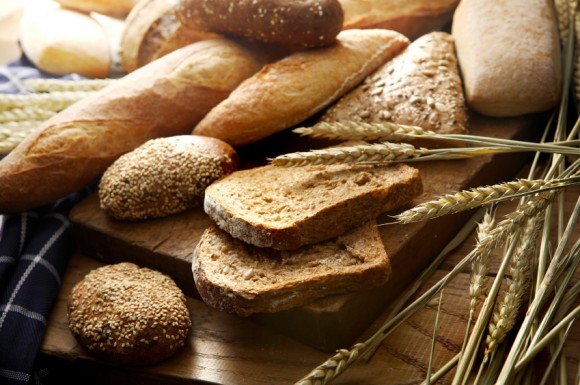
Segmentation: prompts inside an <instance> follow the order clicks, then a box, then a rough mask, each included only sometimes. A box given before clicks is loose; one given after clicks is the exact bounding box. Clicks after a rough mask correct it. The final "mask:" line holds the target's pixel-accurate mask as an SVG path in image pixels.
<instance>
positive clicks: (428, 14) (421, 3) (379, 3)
mask: <svg viewBox="0 0 580 385" xmlns="http://www.w3.org/2000/svg"><path fill="white" fill-rule="evenodd" d="M339 2H340V5H341V6H342V9H343V11H344V26H343V28H344V29H352V28H384V29H392V30H394V31H397V32H400V33H402V34H403V35H405V36H407V37H408V38H409V39H411V40H415V39H416V38H418V37H419V36H422V35H424V34H425V33H428V32H432V31H435V30H438V29H441V28H442V27H444V26H445V25H446V24H447V23H449V22H450V21H451V18H452V17H453V11H454V10H455V7H457V4H459V0H339Z"/></svg>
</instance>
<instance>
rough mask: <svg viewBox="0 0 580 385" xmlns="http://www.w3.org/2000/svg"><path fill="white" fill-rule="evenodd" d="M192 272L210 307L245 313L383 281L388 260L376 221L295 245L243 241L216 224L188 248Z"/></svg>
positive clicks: (279, 308) (301, 302)
mask: <svg viewBox="0 0 580 385" xmlns="http://www.w3.org/2000/svg"><path fill="white" fill-rule="evenodd" d="M192 270H193V277H194V280H195V284H196V287H197V290H198V292H199V294H200V295H201V297H202V299H203V300H204V301H205V302H206V303H207V304H208V305H210V306H212V307H215V308H217V309H220V310H222V311H226V312H229V313H235V314H238V315H240V316H249V315H251V314H253V313H258V312H278V311H282V310H286V309H290V308H292V307H296V306H300V305H304V304H306V303H308V302H311V301H313V300H315V299H319V298H322V297H325V296H329V295H332V294H339V293H346V292H352V291H355V290H362V289H367V288H371V287H374V286H378V285H381V284H383V283H385V282H386V281H387V280H388V279H389V277H390V275H391V265H390V261H389V259H388V256H387V253H386V251H385V248H384V246H383V242H382V240H381V237H380V234H379V232H378V230H377V226H376V222H374V221H371V222H368V223H365V224H363V225H361V226H360V227H358V228H356V229H353V230H352V231H350V232H348V233H347V234H343V235H341V236H339V237H337V238H335V239H332V240H329V241H326V242H322V243H317V244H315V245H311V246H305V247H302V248H300V249H298V250H291V251H277V250H272V249H267V248H260V247H255V246H251V245H248V244H246V243H244V242H242V241H239V240H237V239H235V238H233V237H231V236H230V235H229V234H227V233H226V232H224V231H222V230H220V229H219V228H217V227H210V228H209V229H207V230H206V231H205V232H204V234H203V235H202V237H201V239H200V241H199V243H198V245H197V247H196V248H195V251H194V256H193V263H192Z"/></svg>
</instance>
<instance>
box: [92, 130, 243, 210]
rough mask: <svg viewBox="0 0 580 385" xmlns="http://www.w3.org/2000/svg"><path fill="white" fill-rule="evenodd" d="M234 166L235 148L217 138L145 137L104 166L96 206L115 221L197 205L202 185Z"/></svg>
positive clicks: (235, 159) (201, 199) (199, 200)
mask: <svg viewBox="0 0 580 385" xmlns="http://www.w3.org/2000/svg"><path fill="white" fill-rule="evenodd" d="M237 168H238V156H237V154H236V152H235V151H234V149H233V148H231V147H230V146H229V145H228V144H227V143H225V142H222V141H221V140H219V139H215V138H210V137H206V136H196V135H178V136H172V137H169V138H157V139H151V140H149V141H147V142H145V143H144V144H143V145H141V146H139V147H137V148H136V149H135V150H133V151H131V152H128V153H126V154H125V155H122V156H121V157H120V158H119V159H117V160H116V161H115V162H114V163H113V164H112V165H111V166H109V168H108V169H107V171H105V173H104V174H103V177H102V178H101V182H100V184H99V201H100V206H101V208H102V209H103V210H105V212H106V213H107V214H109V215H111V216H112V217H114V218H117V219H121V220H139V219H149V218H159V217H164V216H168V215H171V214H176V213H179V212H182V211H185V210H188V209H191V208H194V207H196V206H199V205H201V203H202V202H203V194H204V191H205V188H206V187H207V186H208V185H209V184H210V183H212V182H213V181H215V180H216V179H219V178H221V177H222V176H224V175H227V174H230V173H231V172H233V171H234V170H236V169H237Z"/></svg>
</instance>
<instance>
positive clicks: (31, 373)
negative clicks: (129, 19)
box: [0, 59, 86, 384]
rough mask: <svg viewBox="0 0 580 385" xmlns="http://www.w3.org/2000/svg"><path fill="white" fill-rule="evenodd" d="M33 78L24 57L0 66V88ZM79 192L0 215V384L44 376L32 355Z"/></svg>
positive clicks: (66, 249) (56, 284)
mask: <svg viewBox="0 0 580 385" xmlns="http://www.w3.org/2000/svg"><path fill="white" fill-rule="evenodd" d="M38 77H48V75H46V74H43V73H41V72H39V71H37V70H36V69H34V68H33V67H32V66H31V64H30V63H29V62H27V61H26V59H22V60H19V61H17V62H15V63H11V64H10V65H8V66H5V67H1V68H0V92H2V93H19V92H23V90H24V89H23V87H22V85H21V84H20V81H21V80H23V79H28V78H38ZM75 77H76V76H67V78H75ZM77 78H78V77H77ZM1 193H2V192H1V191H0V194H1ZM84 195H86V193H84V192H79V193H76V194H72V195H71V196H69V197H66V198H64V199H62V200H60V201H58V202H56V203H55V204H53V205H49V206H46V207H41V208H38V209H36V210H31V211H27V212H22V213H19V214H15V215H10V216H7V215H5V216H0V384H29V383H36V384H39V383H41V379H42V378H44V377H46V375H47V369H46V368H40V369H39V368H35V362H36V357H37V354H38V351H39V349H40V345H41V343H42V338H43V336H44V332H45V329H46V324H47V316H48V314H49V313H50V311H51V309H52V306H53V303H54V300H55V298H56V296H57V294H58V290H59V288H60V284H61V280H62V277H63V274H64V272H65V269H66V265H67V262H68V259H69V256H70V255H71V253H72V240H71V239H69V232H68V227H69V221H68V218H67V216H68V213H69V210H70V209H71V208H72V206H73V205H74V203H76V202H77V201H78V200H79V199H80V198H81V197H82V196H84Z"/></svg>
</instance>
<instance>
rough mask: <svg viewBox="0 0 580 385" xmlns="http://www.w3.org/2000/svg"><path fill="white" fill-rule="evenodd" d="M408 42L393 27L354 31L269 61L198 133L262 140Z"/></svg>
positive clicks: (238, 142)
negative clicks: (325, 42) (323, 44)
mask: <svg viewBox="0 0 580 385" xmlns="http://www.w3.org/2000/svg"><path fill="white" fill-rule="evenodd" d="M407 45H408V39H407V38H405V37H404V36H403V35H401V34H399V33H397V32H394V31H387V30H348V31H343V32H341V33H340V35H339V36H338V41H337V43H336V44H333V45H331V46H328V47H323V48H318V49H311V50H307V51H302V52H298V53H295V54H293V55H290V56H288V57H286V58H284V59H282V60H279V61H277V62H275V63H273V64H270V65H267V66H265V67H264V68H263V69H262V70H261V71H260V72H258V73H257V74H255V75H254V76H252V77H251V78H249V79H247V80H246V81H245V82H243V83H242V84H241V85H240V87H238V88H237V89H236V90H235V91H234V92H232V94H231V95H230V96H229V97H228V98H227V99H226V100H224V101H223V102H221V103H220V104H219V105H218V106H216V107H215V108H213V109H212V111H210V112H209V113H208V114H207V115H206V116H205V117H204V119H203V120H202V121H201V122H200V123H199V124H198V125H197V126H196V127H195V129H194V131H193V133H194V134H198V135H206V136H213V137H216V138H219V139H222V140H223V141H225V142H227V143H229V144H230V145H232V146H234V147H239V146H243V145H246V144H249V143H253V142H256V141H258V140H260V139H263V138H265V137H267V136H269V135H272V134H274V133H276V132H279V131H281V130H284V129H286V128H289V127H291V126H292V125H295V124H298V123H300V122H302V121H304V120H305V119H307V118H309V117H311V116H313V115H314V114H315V113H317V112H319V111H321V110H323V109H324V108H326V107H327V106H329V105H330V104H331V103H333V102H334V101H335V100H337V99H338V98H339V97H341V96H342V95H343V94H345V93H346V92H348V91H349V90H350V89H352V88H353V87H354V86H356V85H357V84H358V83H359V82H361V81H362V80H363V79H364V78H365V77H366V76H367V75H368V74H370V73H371V72H372V71H374V70H375V69H376V68H377V67H378V66H380V65H381V64H382V63H384V62H385V61H388V60H389V59H391V58H392V57H394V56H395V55H397V54H398V53H399V52H401V51H402V50H403V49H404V48H405V47H406V46H407Z"/></svg>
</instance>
